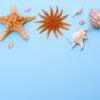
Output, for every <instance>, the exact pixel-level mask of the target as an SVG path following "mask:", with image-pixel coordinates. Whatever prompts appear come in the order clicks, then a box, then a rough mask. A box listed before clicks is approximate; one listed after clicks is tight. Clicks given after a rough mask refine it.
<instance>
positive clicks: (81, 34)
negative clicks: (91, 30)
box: [68, 28, 88, 49]
mask: <svg viewBox="0 0 100 100" xmlns="http://www.w3.org/2000/svg"><path fill="white" fill-rule="evenodd" d="M86 31H88V29H85V30H84V29H81V28H79V29H78V31H77V32H75V33H74V34H73V35H72V37H71V39H68V40H69V41H70V42H71V43H72V45H73V47H74V46H76V45H77V44H79V45H80V46H81V49H82V48H83V47H84V44H83V42H84V40H85V39H87V36H86Z"/></svg>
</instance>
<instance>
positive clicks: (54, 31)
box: [52, 29, 58, 38]
mask: <svg viewBox="0 0 100 100" xmlns="http://www.w3.org/2000/svg"><path fill="white" fill-rule="evenodd" d="M52 31H53V33H54V35H55V36H56V38H58V35H57V32H56V30H55V29H53V30H52Z"/></svg>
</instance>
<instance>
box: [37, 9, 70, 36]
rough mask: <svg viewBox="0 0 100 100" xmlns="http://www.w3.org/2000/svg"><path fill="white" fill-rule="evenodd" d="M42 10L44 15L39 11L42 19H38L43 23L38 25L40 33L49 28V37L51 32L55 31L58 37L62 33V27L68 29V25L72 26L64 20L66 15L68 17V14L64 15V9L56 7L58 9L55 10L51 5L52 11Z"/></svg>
mask: <svg viewBox="0 0 100 100" xmlns="http://www.w3.org/2000/svg"><path fill="white" fill-rule="evenodd" d="M42 11H43V13H44V15H42V14H40V13H39V16H40V17H41V18H42V20H40V21H37V22H38V23H41V25H40V26H39V27H38V30H40V33H42V32H44V31H46V30H47V38H48V37H49V35H50V32H51V31H53V33H54V35H55V36H56V38H58V34H60V35H62V32H61V31H60V29H66V30H68V26H70V24H68V23H66V22H63V20H64V19H65V18H66V17H68V15H65V16H62V14H63V10H61V12H59V9H58V7H56V11H55V12H54V11H53V9H52V7H50V13H48V12H46V11H45V10H42ZM57 33H58V34H57Z"/></svg>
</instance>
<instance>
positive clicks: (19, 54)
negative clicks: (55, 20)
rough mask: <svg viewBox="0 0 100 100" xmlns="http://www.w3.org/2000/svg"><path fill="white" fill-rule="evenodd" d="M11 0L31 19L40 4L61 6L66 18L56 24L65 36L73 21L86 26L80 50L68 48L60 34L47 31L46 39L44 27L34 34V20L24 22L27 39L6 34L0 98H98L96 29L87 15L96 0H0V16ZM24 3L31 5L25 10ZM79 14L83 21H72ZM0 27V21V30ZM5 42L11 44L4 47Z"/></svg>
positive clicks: (0, 53)
mask: <svg viewBox="0 0 100 100" xmlns="http://www.w3.org/2000/svg"><path fill="white" fill-rule="evenodd" d="M13 3H14V4H16V6H17V11H18V12H19V13H20V14H21V15H23V16H24V15H27V16H30V15H34V16H36V20H39V19H40V17H39V16H38V13H39V12H40V13H41V9H42V8H44V9H46V10H47V11H49V6H52V7H53V8H54V9H55V7H56V6H59V8H60V9H61V8H63V9H64V14H66V13H68V14H69V15H70V16H69V17H68V18H67V19H66V20H65V21H66V22H69V23H70V24H72V27H70V30H69V31H65V30H62V32H63V33H64V35H65V36H67V37H71V35H72V33H73V32H75V31H76V28H77V27H83V28H86V27H88V26H89V27H91V30H90V31H89V32H88V33H87V35H88V40H87V41H85V42H84V45H85V48H84V50H80V47H79V46H76V47H75V48H74V49H71V47H72V45H71V44H70V43H69V42H68V41H67V40H66V39H65V38H64V37H62V36H59V39H58V40H57V39H56V38H55V37H54V35H53V34H51V35H50V38H49V39H48V40H47V39H46V32H44V33H43V34H42V35H39V34H38V31H37V30H36V28H37V26H38V25H39V24H36V23H34V21H35V20H34V21H31V22H29V23H27V24H25V25H24V28H25V31H26V32H27V34H29V36H30V39H29V40H28V41H25V40H23V39H22V37H20V35H19V34H18V33H17V32H13V33H12V34H10V35H9V36H8V37H7V38H6V39H5V40H4V41H1V42H0V100H100V29H94V28H93V27H92V26H91V24H90V21H89V18H88V12H89V9H91V8H97V9H100V3H99V0H1V2H0V16H3V15H7V14H9V12H10V7H11V5H12V4H13ZM27 6H32V10H31V11H30V12H28V13H26V12H25V11H24V8H25V7H27ZM80 7H82V8H83V9H84V11H83V13H82V14H81V15H79V16H77V17H75V18H74V19H72V15H73V10H74V9H75V8H80ZM80 19H83V20H85V21H86V24H85V25H84V26H80V25H79V24H78V23H77V20H80ZM3 29H4V25H2V24H0V33H2V31H3ZM9 42H11V43H14V48H13V49H8V48H7V45H8V43H9Z"/></svg>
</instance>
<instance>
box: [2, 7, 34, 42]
mask: <svg viewBox="0 0 100 100" xmlns="http://www.w3.org/2000/svg"><path fill="white" fill-rule="evenodd" d="M34 18H35V17H34V16H27V17H25V16H20V15H19V14H18V13H17V12H16V6H15V5H12V7H11V13H10V15H8V16H1V17H0V22H2V23H4V24H5V26H6V29H5V30H4V32H3V34H2V35H1V36H0V40H4V39H5V38H6V37H7V35H8V34H9V33H11V32H12V31H17V32H19V34H20V35H21V36H22V37H23V38H24V39H28V35H27V34H26V33H25V32H24V29H23V27H22V26H23V24H24V23H26V22H28V21H31V20H33V19H34Z"/></svg>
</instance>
